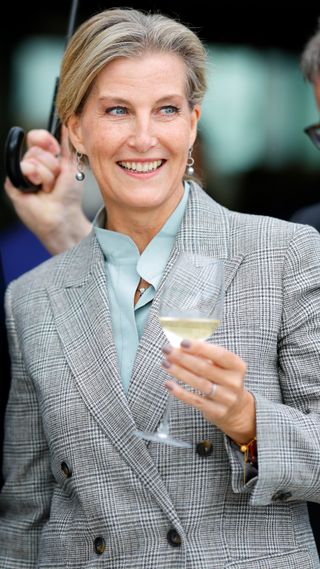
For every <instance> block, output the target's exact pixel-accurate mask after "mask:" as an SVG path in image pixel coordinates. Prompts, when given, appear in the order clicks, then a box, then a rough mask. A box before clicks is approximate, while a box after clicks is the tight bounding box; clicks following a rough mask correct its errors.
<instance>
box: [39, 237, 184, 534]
mask: <svg viewBox="0 0 320 569" xmlns="http://www.w3.org/2000/svg"><path fill="white" fill-rule="evenodd" d="M75 251H76V253H75V255H74V258H73V260H72V262H71V266H70V268H69V271H68V275H69V277H68V279H67V281H66V282H65V283H64V286H61V285H60V286H55V285H52V286H51V287H50V288H49V289H48V293H49V298H50V302H51V306H52V310H53V313H54V317H55V321H56V326H57V330H58V333H59V335H60V338H61V343H62V346H63V350H64V354H65V357H66V360H67V362H68V364H69V366H70V368H71V371H72V374H73V376H74V380H75V382H76V384H77V388H78V390H79V393H80V395H81V397H82V398H83V400H84V402H85V404H86V406H87V407H88V409H89V411H90V412H91V413H92V415H93V416H94V417H95V419H96V421H97V422H98V424H99V425H100V427H101V428H102V429H103V430H104V432H105V433H106V435H107V437H108V438H109V439H110V441H112V444H113V446H114V447H115V448H116V449H117V450H118V452H119V453H120V454H121V455H122V456H123V458H124V459H125V461H126V462H127V463H128V465H129V466H130V468H132V469H133V470H134V471H135V472H136V474H137V475H138V476H139V477H140V479H141V481H142V482H143V484H144V485H145V486H147V488H148V489H149V491H150V492H151V494H153V495H154V496H155V498H156V499H157V501H158V502H159V503H160V505H161V506H162V508H163V509H164V510H165V511H166V512H167V514H168V516H169V518H170V519H171V521H172V523H173V524H175V527H180V521H179V519H178V517H177V514H176V512H175V509H174V506H173V504H172V502H171V499H170V497H169V495H168V492H167V490H166V487H165V485H164V483H163V481H162V479H161V478H160V476H159V473H158V471H157V469H156V467H155V464H154V462H153V460H152V459H151V457H150V454H149V452H148V450H147V447H146V444H145V443H144V441H141V440H139V439H138V438H137V437H136V436H135V435H134V434H133V432H134V430H135V429H136V424H135V422H134V419H133V416H132V413H131V410H130V407H129V405H128V401H127V398H126V395H125V394H124V391H123V388H122V384H121V379H120V375H119V369H118V361H117V354H116V348H115V345H114V342H113V336H112V326H111V318H110V311H109V303H108V295H107V283H106V275H105V270H104V260H103V256H102V253H101V250H100V247H99V245H98V243H97V241H96V239H95V236H94V235H93V234H92V235H91V236H90V237H89V238H87V239H86V240H84V241H83V242H82V243H81V244H80V245H79V247H78V248H77V249H76V250H75ZM88 258H89V259H90V262H89V263H87V265H86V261H87V260H88ZM83 267H86V268H83ZM180 529H181V531H182V528H180Z"/></svg>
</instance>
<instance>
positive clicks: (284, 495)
mask: <svg viewBox="0 0 320 569" xmlns="http://www.w3.org/2000/svg"><path fill="white" fill-rule="evenodd" d="M291 497H292V493H291V492H283V491H282V490H279V492H276V493H275V494H274V495H273V496H272V500H274V501H278V500H279V501H280V502H286V501H287V500H289V499H290V498H291Z"/></svg>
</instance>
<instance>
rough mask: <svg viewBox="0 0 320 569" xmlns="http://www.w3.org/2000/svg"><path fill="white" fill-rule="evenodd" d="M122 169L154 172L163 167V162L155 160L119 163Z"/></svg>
mask: <svg viewBox="0 0 320 569" xmlns="http://www.w3.org/2000/svg"><path fill="white" fill-rule="evenodd" d="M119 164H120V166H122V168H125V169H126V170H133V171H134V172H152V171H153V170H156V169H157V168H159V166H161V164H162V160H154V161H153V162H119Z"/></svg>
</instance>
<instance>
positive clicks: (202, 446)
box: [196, 440, 213, 456]
mask: <svg viewBox="0 0 320 569" xmlns="http://www.w3.org/2000/svg"><path fill="white" fill-rule="evenodd" d="M196 452H197V453H198V455H199V456H210V454H212V453H213V444H212V442H211V441H208V440H205V441H201V442H200V443H198V444H197V446H196Z"/></svg>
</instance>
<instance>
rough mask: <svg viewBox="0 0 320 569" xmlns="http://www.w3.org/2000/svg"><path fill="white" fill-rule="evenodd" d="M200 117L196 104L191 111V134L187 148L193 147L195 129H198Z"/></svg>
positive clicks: (195, 136) (199, 110)
mask: <svg viewBox="0 0 320 569" xmlns="http://www.w3.org/2000/svg"><path fill="white" fill-rule="evenodd" d="M200 116H201V107H200V105H198V104H196V105H194V107H193V109H192V111H191V133H190V144H189V148H191V147H192V146H193V144H194V142H195V140H196V138H197V127H198V122H199V120H200Z"/></svg>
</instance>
